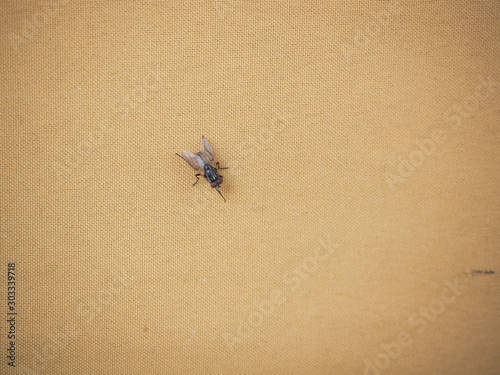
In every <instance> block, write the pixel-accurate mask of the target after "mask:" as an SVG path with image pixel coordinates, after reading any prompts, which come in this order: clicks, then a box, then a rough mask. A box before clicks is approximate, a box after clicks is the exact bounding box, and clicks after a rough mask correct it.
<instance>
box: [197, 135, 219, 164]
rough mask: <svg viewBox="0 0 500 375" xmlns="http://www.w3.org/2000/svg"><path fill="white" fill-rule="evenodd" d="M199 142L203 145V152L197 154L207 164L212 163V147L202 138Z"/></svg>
mask: <svg viewBox="0 0 500 375" xmlns="http://www.w3.org/2000/svg"><path fill="white" fill-rule="evenodd" d="M201 142H202V143H203V151H201V152H199V153H198V154H199V155H201V157H202V158H203V159H204V160H205V161H206V162H207V163H212V162H213V161H214V160H215V156H214V149H213V148H212V145H211V144H210V142H209V141H208V139H206V138H205V137H204V136H202V137H201Z"/></svg>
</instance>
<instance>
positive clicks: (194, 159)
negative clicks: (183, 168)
mask: <svg viewBox="0 0 500 375" xmlns="http://www.w3.org/2000/svg"><path fill="white" fill-rule="evenodd" d="M176 155H179V154H176ZM179 156H180V157H181V158H183V159H184V160H185V161H186V162H187V163H188V164H189V165H190V166H191V168H193V169H194V170H197V171H199V170H203V165H204V163H203V159H202V158H201V157H200V155H198V154H193V153H192V152H189V151H182V156H181V155H179Z"/></svg>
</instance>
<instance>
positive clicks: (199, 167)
mask: <svg viewBox="0 0 500 375" xmlns="http://www.w3.org/2000/svg"><path fill="white" fill-rule="evenodd" d="M201 142H202V146H203V149H202V151H200V152H198V153H196V154H193V153H192V152H189V151H182V155H179V154H176V155H177V156H179V157H181V158H182V159H184V160H185V161H186V162H187V163H188V164H189V165H190V166H191V168H193V169H194V170H196V171H198V172H201V173H197V174H195V177H196V182H195V183H194V184H193V186H194V185H196V183H197V182H198V181H199V179H200V176H201V174H202V173H203V177H205V179H206V180H207V181H208V183H209V184H210V186H211V187H213V188H214V189H215V190H217V192H218V193H219V194H220V196H221V197H222V199H224V202H225V201H226V198H224V196H223V195H222V193H221V192H220V190H219V188H220V186H221V185H222V176H221V175H220V174H219V169H227V168H221V167H220V166H219V162H216V161H215V157H214V150H213V148H212V145H211V144H210V142H209V141H208V139H206V138H205V137H204V136H202V137H201Z"/></svg>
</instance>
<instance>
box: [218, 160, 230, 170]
mask: <svg viewBox="0 0 500 375" xmlns="http://www.w3.org/2000/svg"><path fill="white" fill-rule="evenodd" d="M216 165H217V169H229V167H224V168H221V167H220V165H219V162H217V163H216Z"/></svg>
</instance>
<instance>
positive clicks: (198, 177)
mask: <svg viewBox="0 0 500 375" xmlns="http://www.w3.org/2000/svg"><path fill="white" fill-rule="evenodd" d="M200 176H201V173H197V174H195V175H194V177H196V182H195V183H194V184H193V186H194V185H196V184H197V183H198V181H200Z"/></svg>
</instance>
